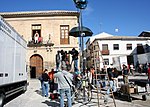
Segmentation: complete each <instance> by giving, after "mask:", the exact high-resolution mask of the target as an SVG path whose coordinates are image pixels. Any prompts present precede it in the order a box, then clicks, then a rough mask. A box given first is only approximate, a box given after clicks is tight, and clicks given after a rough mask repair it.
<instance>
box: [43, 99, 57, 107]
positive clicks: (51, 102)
mask: <svg viewBox="0 0 150 107" xmlns="http://www.w3.org/2000/svg"><path fill="white" fill-rule="evenodd" d="M42 103H45V104H47V105H48V106H50V107H59V106H60V104H59V102H56V101H48V100H45V102H42Z"/></svg>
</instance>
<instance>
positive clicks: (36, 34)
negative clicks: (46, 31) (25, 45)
mask: <svg viewBox="0 0 150 107" xmlns="http://www.w3.org/2000/svg"><path fill="white" fill-rule="evenodd" d="M39 37H40V36H39V33H38V31H36V32H35V34H34V43H38V42H39V41H38V40H39Z"/></svg>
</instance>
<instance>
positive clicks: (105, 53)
mask: <svg viewBox="0 0 150 107" xmlns="http://www.w3.org/2000/svg"><path fill="white" fill-rule="evenodd" d="M101 53H102V55H109V50H102V51H101Z"/></svg>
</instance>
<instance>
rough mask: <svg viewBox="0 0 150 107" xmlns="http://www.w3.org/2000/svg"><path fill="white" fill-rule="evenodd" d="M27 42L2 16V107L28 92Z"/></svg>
mask: <svg viewBox="0 0 150 107" xmlns="http://www.w3.org/2000/svg"><path fill="white" fill-rule="evenodd" d="M26 46H27V45H26V41H25V40H24V39H23V38H22V37H21V36H20V35H19V34H18V33H17V32H16V31H15V30H14V29H13V27H11V26H10V25H9V24H8V23H7V22H6V21H5V20H4V19H3V17H1V16H0V107H3V104H4V101H5V98H8V97H9V96H11V95H14V94H16V93H17V92H25V91H26V90H27V72H26V61H25V58H26Z"/></svg>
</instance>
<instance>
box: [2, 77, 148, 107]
mask: <svg viewBox="0 0 150 107" xmlns="http://www.w3.org/2000/svg"><path fill="white" fill-rule="evenodd" d="M121 78H122V77H121V76H120V77H119V79H120V80H121ZM129 79H130V80H135V79H137V80H146V79H147V76H145V75H144V74H142V75H137V76H130V77H129ZM92 97H93V99H92V100H91V102H89V103H88V104H86V105H85V104H84V101H80V102H82V103H79V102H75V104H74V105H73V107H98V100H97V93H96V92H94V93H93V96H92ZM115 102H116V106H117V107H149V105H150V96H147V100H146V101H143V100H142V97H141V96H140V95H138V96H136V97H135V98H133V101H132V102H128V101H127V100H125V99H124V98H115ZM4 107H59V101H55V100H50V99H49V98H47V97H42V96H41V90H40V82H39V80H37V79H31V80H29V86H28V90H27V92H26V93H24V94H21V95H19V96H18V97H16V98H14V99H12V100H11V101H9V102H8V103H7V104H6V105H5V106H4ZM99 107H114V104H113V100H112V98H109V102H108V103H107V104H105V103H104V99H103V97H102V98H101V99H100V106H99Z"/></svg>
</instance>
